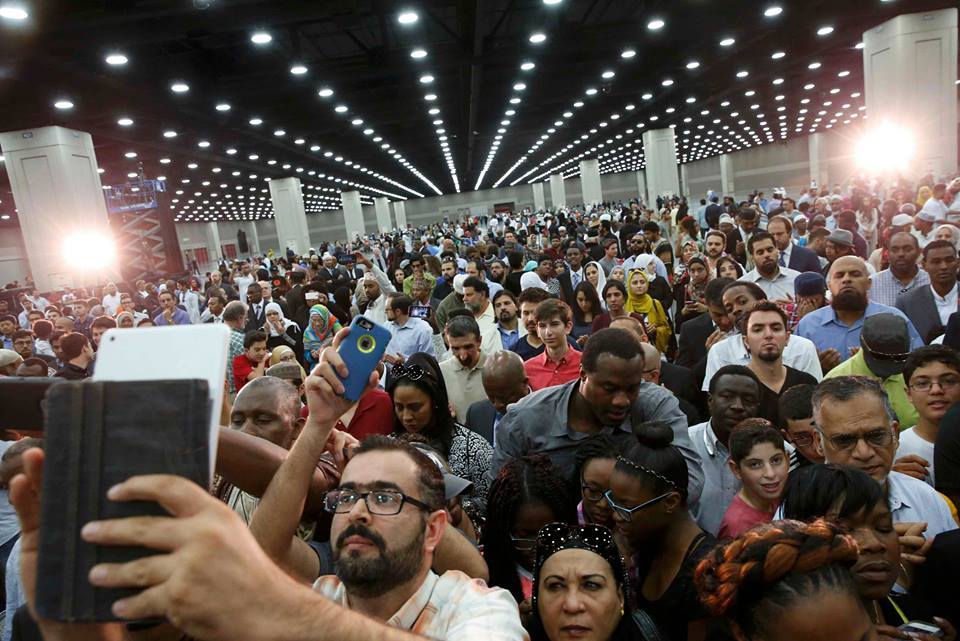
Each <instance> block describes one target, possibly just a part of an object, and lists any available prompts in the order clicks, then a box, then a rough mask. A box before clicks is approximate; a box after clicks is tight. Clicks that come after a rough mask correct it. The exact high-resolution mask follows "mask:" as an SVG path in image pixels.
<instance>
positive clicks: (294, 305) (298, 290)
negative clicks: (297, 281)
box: [283, 285, 306, 329]
mask: <svg viewBox="0 0 960 641" xmlns="http://www.w3.org/2000/svg"><path fill="white" fill-rule="evenodd" d="M283 299H284V301H286V303H287V309H286V311H285V312H284V313H285V314H286V313H287V312H289V313H290V320H292V321H295V322H296V323H297V324H300V321H298V320H297V319H296V316H297V314H298V313H299V312H300V311H301V310H300V308H301V307H303V308H306V301H304V299H303V285H294V286H293V287H291V288H290V291H288V292H287V295H286V296H284V297H283ZM300 328H301V329H303V325H300Z"/></svg>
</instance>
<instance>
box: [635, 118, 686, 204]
mask: <svg viewBox="0 0 960 641" xmlns="http://www.w3.org/2000/svg"><path fill="white" fill-rule="evenodd" d="M643 155H644V158H645V159H646V162H647V192H648V193H649V194H650V201H651V202H655V201H656V200H657V197H658V196H667V195H678V194H679V193H680V178H679V175H678V170H677V143H676V138H675V137H674V135H673V129H672V128H669V127H668V128H666V129H651V130H649V131H645V132H643Z"/></svg>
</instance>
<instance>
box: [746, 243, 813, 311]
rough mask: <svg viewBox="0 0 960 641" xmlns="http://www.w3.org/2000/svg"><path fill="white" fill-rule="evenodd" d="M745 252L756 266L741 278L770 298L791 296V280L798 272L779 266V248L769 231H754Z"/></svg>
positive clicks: (778, 298) (777, 298)
mask: <svg viewBox="0 0 960 641" xmlns="http://www.w3.org/2000/svg"><path fill="white" fill-rule="evenodd" d="M747 252H748V253H749V254H750V257H751V259H752V260H753V264H754V265H756V267H754V268H753V269H752V270H750V271H749V272H747V273H746V274H744V275H743V280H746V281H750V282H751V283H756V284H757V285H759V286H760V289H762V290H763V291H764V293H766V295H767V298H769V299H770V300H786V299H788V298H790V297H792V296H793V281H794V280H795V279H796V278H797V276H799V275H800V272H798V271H794V270H792V269H790V268H789V267H781V266H780V264H779V262H780V250H779V249H777V245H776V243H775V242H774V240H773V236H772V235H771V234H770V233H768V232H765V231H758V232H754V234H753V235H752V236H751V237H750V240H748V241H747Z"/></svg>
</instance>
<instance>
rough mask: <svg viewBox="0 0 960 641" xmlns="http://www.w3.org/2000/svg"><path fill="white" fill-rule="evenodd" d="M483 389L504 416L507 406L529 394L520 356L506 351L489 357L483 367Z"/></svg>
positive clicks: (525, 373) (528, 386)
mask: <svg viewBox="0 0 960 641" xmlns="http://www.w3.org/2000/svg"><path fill="white" fill-rule="evenodd" d="M483 389H484V391H485V392H486V393H487V399H488V400H489V401H490V402H491V403H492V404H493V407H494V408H496V410H497V412H499V413H500V414H501V415H503V414H506V412H507V406H508V405H510V404H512V403H516V402H517V401H519V400H520V399H521V398H523V397H524V396H526V395H527V394H529V393H530V385H529V384H528V383H527V372H526V370H524V369H523V359H522V358H520V355H519V354H516V353H515V352H509V351H506V350H504V351H500V352H496V353H494V354H493V355H491V356H490V357H489V358H488V359H487V363H486V365H484V367H483Z"/></svg>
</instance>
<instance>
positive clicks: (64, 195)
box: [0, 127, 119, 292]
mask: <svg viewBox="0 0 960 641" xmlns="http://www.w3.org/2000/svg"><path fill="white" fill-rule="evenodd" d="M0 151H2V153H3V155H4V157H5V163H6V170H7V174H8V176H9V180H10V187H11V188H12V190H13V201H14V204H15V205H16V207H17V210H18V214H19V216H18V217H19V219H20V233H21V234H22V236H23V245H24V249H25V250H26V259H27V261H28V263H29V265H30V273H31V275H32V276H33V280H34V282H35V283H36V286H37V289H39V290H40V291H41V292H49V291H54V290H58V289H62V288H63V287H80V286H85V285H90V284H94V283H96V282H97V281H99V280H101V279H102V278H103V277H105V276H106V277H107V278H113V277H115V276H113V273H114V271H115V270H116V267H117V261H116V256H113V257H112V258H107V257H108V255H110V253H111V252H110V250H112V249H113V248H114V240H113V235H112V234H111V233H110V227H109V223H108V221H107V204H106V200H105V198H104V195H103V186H102V185H101V184H100V175H99V174H98V173H97V156H96V153H95V152H94V148H93V138H92V137H91V136H90V134H88V133H85V132H83V131H75V130H72V129H66V128H64V127H39V128H37V129H29V130H23V131H8V132H5V133H0ZM87 252H89V253H90V254H91V259H90V261H89V262H87V261H80V260H73V256H74V255H76V254H85V253H87ZM93 254H98V255H97V256H93ZM94 263H96V264H94ZM20 276H21V277H22V276H23V275H22V274H21V275H20ZM117 276H119V275H117Z"/></svg>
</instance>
